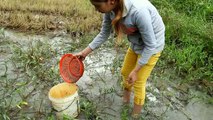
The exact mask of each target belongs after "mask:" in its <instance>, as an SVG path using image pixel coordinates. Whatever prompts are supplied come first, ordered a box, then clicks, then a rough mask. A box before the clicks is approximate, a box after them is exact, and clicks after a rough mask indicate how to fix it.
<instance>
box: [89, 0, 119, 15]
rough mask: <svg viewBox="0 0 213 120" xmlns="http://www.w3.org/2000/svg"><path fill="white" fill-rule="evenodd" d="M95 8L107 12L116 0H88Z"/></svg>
mask: <svg viewBox="0 0 213 120" xmlns="http://www.w3.org/2000/svg"><path fill="white" fill-rule="evenodd" d="M90 1H91V3H92V4H93V5H94V7H95V9H96V10H97V11H99V12H101V13H107V12H110V11H112V10H114V9H115V8H116V5H117V3H116V1H117V0H90Z"/></svg>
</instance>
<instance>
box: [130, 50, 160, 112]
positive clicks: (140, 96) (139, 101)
mask: <svg viewBox="0 0 213 120" xmlns="http://www.w3.org/2000/svg"><path fill="white" fill-rule="evenodd" d="M159 57H160V53H157V54H155V55H153V56H152V57H151V58H150V59H149V61H148V63H147V64H146V65H144V66H143V67H142V68H141V70H140V71H139V72H138V75H137V77H138V79H137V80H136V81H135V83H134V108H133V114H135V115H136V114H140V112H141V109H142V106H143V104H144V101H145V94H146V90H145V89H146V81H147V79H148V77H149V76H150V73H151V72H152V70H153V68H154V66H155V65H156V63H157V61H158V59H159ZM139 58H140V56H139V57H138V59H139ZM133 116H134V115H133Z"/></svg>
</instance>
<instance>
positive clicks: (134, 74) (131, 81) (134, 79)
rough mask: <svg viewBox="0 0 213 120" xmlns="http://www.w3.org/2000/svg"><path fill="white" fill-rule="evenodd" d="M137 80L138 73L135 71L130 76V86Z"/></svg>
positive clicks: (128, 79)
mask: <svg viewBox="0 0 213 120" xmlns="http://www.w3.org/2000/svg"><path fill="white" fill-rule="evenodd" d="M136 80H137V72H135V71H134V70H133V71H132V72H131V73H130V74H129V76H128V78H127V81H128V83H129V84H131V85H133V84H134V83H135V81H136Z"/></svg>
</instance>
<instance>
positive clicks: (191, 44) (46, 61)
mask: <svg viewBox="0 0 213 120" xmlns="http://www.w3.org/2000/svg"><path fill="white" fill-rule="evenodd" d="M151 2H152V3H153V4H154V5H156V7H157V8H158V10H159V12H160V14H161V15H162V18H163V20H164V23H165V25H166V46H165V50H164V51H163V53H162V56H161V59H160V61H159V64H158V66H159V67H160V69H167V68H173V70H174V71H175V73H176V75H177V76H179V77H181V78H182V80H181V81H180V84H189V85H194V86H195V87H196V86H198V85H202V88H200V90H202V91H204V93H207V94H208V95H209V96H211V97H212V96H213V79H212V78H213V74H212V71H213V1H212V0H151ZM0 15H1V17H0V26H1V27H4V28H11V29H16V30H19V31H23V32H30V33H38V34H43V33H46V32H53V31H59V30H61V31H65V32H66V33H67V34H70V35H71V37H72V38H78V37H80V38H78V39H79V41H78V44H76V45H74V46H71V47H66V48H64V49H65V51H68V52H69V51H74V50H76V49H78V48H84V47H85V46H86V45H87V44H88V43H89V42H90V41H91V40H92V38H93V37H94V36H95V34H96V33H97V31H98V30H100V25H101V19H102V17H101V14H99V13H97V12H96V11H95V10H94V8H93V7H92V6H91V4H90V3H89V0H83V1H79V0H60V1H58V0H36V1H35V0H13V1H8V0H0ZM94 31H95V32H94ZM11 44H12V45H13V46H10V45H11ZM1 45H5V46H6V47H5V46H4V47H2V46H1ZM9 46H10V47H9ZM28 46H29V47H26V48H25V47H23V46H22V45H20V44H17V43H14V42H12V41H10V40H8V39H7V38H5V34H4V29H1V30H0V53H1V54H5V53H8V52H5V51H9V53H12V56H11V58H10V60H8V61H7V62H4V63H2V62H1V63H0V66H1V68H0V70H3V71H4V72H3V74H1V75H0V79H1V82H0V90H1V92H0V95H1V98H0V119H5V120H9V119H29V118H28V117H27V116H25V114H26V111H24V109H25V108H27V107H28V108H29V107H30V106H29V103H28V102H27V99H28V98H29V96H30V94H31V93H32V92H34V91H35V90H36V89H40V88H39V87H38V86H39V83H42V84H43V85H44V87H50V86H52V85H54V84H55V83H54V82H52V79H57V80H59V78H60V77H59V75H58V74H57V73H58V68H57V66H50V64H56V63H57V62H58V58H56V55H58V54H59V53H58V51H56V50H54V49H52V48H51V47H50V44H48V43H43V42H41V41H36V42H30V43H29V45H28ZM112 46H114V44H113V43H110V44H108V46H107V47H112ZM126 46H127V43H122V44H121V45H120V46H119V47H120V48H124V47H126ZM5 49H6V50H5ZM52 59H54V61H52ZM114 62H115V64H114V66H113V67H112V71H113V72H114V73H118V72H117V68H118V67H120V65H121V63H120V61H119V60H117V61H114ZM8 63H10V64H11V66H13V67H14V68H15V71H12V72H11V73H12V74H13V75H14V76H12V77H11V76H10V75H8V74H6V73H7V72H8V71H9V69H8V66H7V64H8ZM20 76H22V77H21V78H20ZM23 76H24V77H23ZM23 79H24V80H23ZM55 82H58V81H55ZM11 83H12V84H11ZM29 86H33V88H32V89H30V91H29V92H26V91H25V90H26V89H27V88H28V87H29ZM11 88H12V89H11ZM196 88H199V87H196ZM102 92H103V93H108V92H114V89H113V90H102ZM14 96H15V97H16V100H14V98H13V97H14ZM211 101H212V99H211ZM211 103H212V102H211ZM41 105H42V101H41ZM81 109H82V111H83V113H84V114H85V115H86V118H87V119H91V118H94V117H95V118H97V119H98V118H99V115H98V114H99V113H98V112H97V107H96V106H95V104H94V103H92V102H91V101H89V100H88V99H85V100H83V101H82V103H81ZM23 111H24V112H23ZM20 113H22V115H21V116H19V117H18V118H17V116H18V114H20ZM33 113H35V114H36V115H38V116H45V115H44V114H42V112H41V110H40V109H38V110H35V111H33ZM91 113H94V114H91ZM127 114H128V111H127V109H125V108H124V110H123V111H122V113H121V116H122V118H123V119H125V118H126V116H127ZM48 115H49V116H48V117H47V119H49V120H52V119H54V116H53V115H52V114H51V112H49V113H48Z"/></svg>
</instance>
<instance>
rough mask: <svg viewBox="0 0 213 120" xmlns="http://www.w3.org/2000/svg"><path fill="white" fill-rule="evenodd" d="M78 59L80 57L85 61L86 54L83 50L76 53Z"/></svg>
mask: <svg viewBox="0 0 213 120" xmlns="http://www.w3.org/2000/svg"><path fill="white" fill-rule="evenodd" d="M74 55H75V56H76V57H77V58H78V59H80V60H81V61H83V60H84V59H85V57H86V55H84V54H83V51H81V52H79V53H76V54H74Z"/></svg>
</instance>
